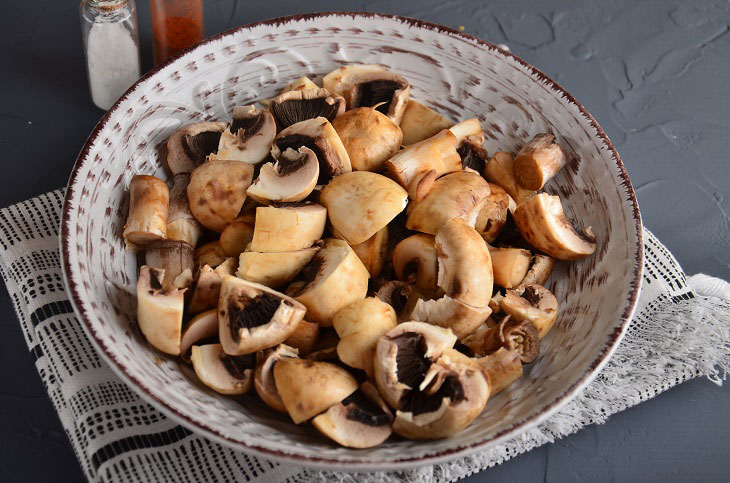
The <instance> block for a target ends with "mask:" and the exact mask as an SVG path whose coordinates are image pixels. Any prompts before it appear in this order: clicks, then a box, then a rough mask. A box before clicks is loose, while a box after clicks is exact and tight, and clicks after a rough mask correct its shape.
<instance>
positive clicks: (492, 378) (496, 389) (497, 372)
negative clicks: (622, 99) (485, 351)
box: [477, 347, 522, 397]
mask: <svg viewBox="0 0 730 483" xmlns="http://www.w3.org/2000/svg"><path fill="white" fill-rule="evenodd" d="M477 362H478V363H479V365H480V366H482V369H483V370H484V375H485V376H486V377H487V380H488V381H489V397H492V396H496V395H497V394H499V393H500V392H502V391H503V390H505V389H506V388H507V387H508V386H509V385H510V384H512V383H513V382H515V381H516V380H517V379H519V378H521V377H522V361H520V355H519V354H518V353H517V351H513V350H509V349H506V348H504V347H500V348H499V350H497V351H496V352H494V353H492V354H489V355H488V356H484V357H482V358H480V359H479V360H478V361H477Z"/></svg>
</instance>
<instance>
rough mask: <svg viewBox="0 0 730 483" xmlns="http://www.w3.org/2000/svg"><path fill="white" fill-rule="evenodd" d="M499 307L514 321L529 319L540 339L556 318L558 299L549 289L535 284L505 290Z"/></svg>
mask: <svg viewBox="0 0 730 483" xmlns="http://www.w3.org/2000/svg"><path fill="white" fill-rule="evenodd" d="M500 308H501V309H502V311H503V312H504V313H506V314H508V315H509V316H510V317H511V318H512V320H513V321H515V322H521V321H523V320H527V321H529V322H530V323H531V324H532V325H533V326H534V327H535V329H536V330H537V333H538V335H539V337H540V339H542V338H543V337H545V336H546V335H547V333H548V332H549V331H550V329H551V328H552V326H553V324H554V323H555V320H556V319H557V318H558V299H556V298H555V295H553V293H552V292H551V291H550V290H548V289H546V288H545V287H543V286H542V285H537V284H528V285H521V286H519V287H517V288H515V289H512V290H507V292H506V294H505V295H504V298H503V299H502V300H501V301H500Z"/></svg>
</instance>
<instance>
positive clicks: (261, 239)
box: [248, 203, 327, 252]
mask: <svg viewBox="0 0 730 483" xmlns="http://www.w3.org/2000/svg"><path fill="white" fill-rule="evenodd" d="M326 221H327V210H326V209H325V207H324V206H322V205H316V204H312V203H303V204H302V203H293V204H283V205H280V206H259V207H258V208H256V223H255V224H254V231H253V239H252V240H251V245H250V246H249V248H248V249H249V250H250V251H253V252H294V251H297V250H302V249H304V248H309V247H311V246H312V245H313V244H314V242H316V241H317V240H319V239H320V238H322V233H324V227H325V223H326Z"/></svg>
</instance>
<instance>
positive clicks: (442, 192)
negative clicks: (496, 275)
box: [406, 171, 489, 235]
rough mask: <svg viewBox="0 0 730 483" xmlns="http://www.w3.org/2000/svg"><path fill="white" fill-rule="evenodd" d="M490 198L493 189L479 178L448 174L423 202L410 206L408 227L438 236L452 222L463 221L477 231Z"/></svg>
mask: <svg viewBox="0 0 730 483" xmlns="http://www.w3.org/2000/svg"><path fill="white" fill-rule="evenodd" d="M488 196H489V185H488V184H487V182H486V181H485V180H484V178H482V177H481V176H479V175H478V174H476V173H470V172H468V171H457V172H455V173H449V174H446V175H444V176H441V177H440V178H438V179H437V180H436V181H435V182H434V183H433V187H432V188H431V190H430V191H429V192H428V194H426V196H425V197H424V198H423V199H422V200H420V201H414V202H412V203H411V204H410V205H408V220H407V221H406V227H407V228H408V229H410V230H416V231H420V232H422V233H430V234H431V235H435V234H436V232H437V231H438V230H439V228H441V226H443V224H444V223H446V221H447V220H450V219H451V218H461V219H462V220H464V221H465V222H467V224H468V225H469V226H472V227H473V226H474V224H475V223H476V219H477V215H478V214H479V211H481V209H482V207H483V206H484V204H485V203H486V202H487V197H488Z"/></svg>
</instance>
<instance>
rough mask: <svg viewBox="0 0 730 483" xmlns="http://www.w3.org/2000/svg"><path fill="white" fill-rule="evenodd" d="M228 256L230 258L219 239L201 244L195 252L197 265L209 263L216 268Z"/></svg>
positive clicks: (194, 257)
mask: <svg viewBox="0 0 730 483" xmlns="http://www.w3.org/2000/svg"><path fill="white" fill-rule="evenodd" d="M226 258H228V256H227V255H226V252H225V250H223V247H222V246H221V244H220V241H219V240H214V241H212V242H208V243H206V244H204V245H201V246H200V247H198V249H197V250H195V252H194V253H193V261H194V263H195V266H196V267H198V268H202V267H204V266H205V265H208V266H209V267H210V268H215V267H217V266H218V265H220V264H221V263H223V262H225V261H226Z"/></svg>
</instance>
